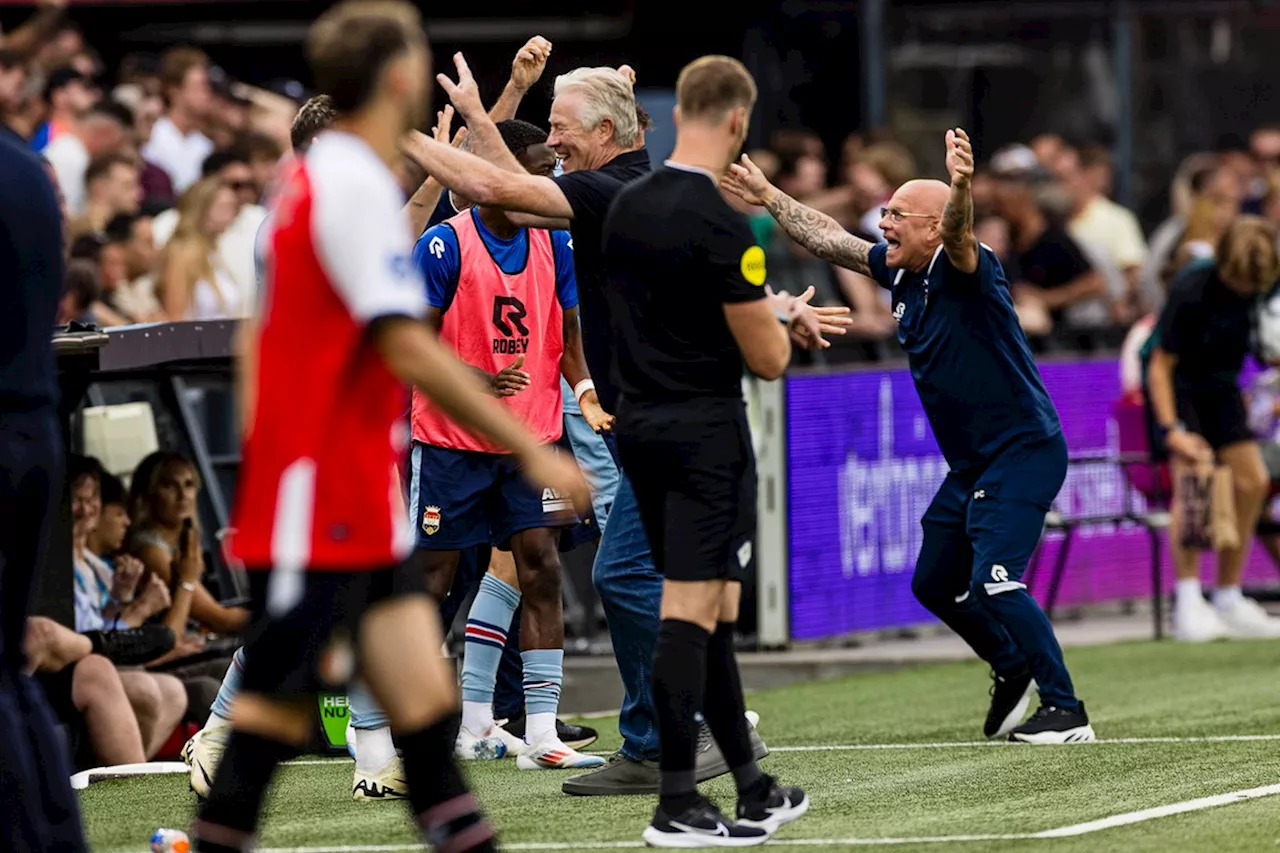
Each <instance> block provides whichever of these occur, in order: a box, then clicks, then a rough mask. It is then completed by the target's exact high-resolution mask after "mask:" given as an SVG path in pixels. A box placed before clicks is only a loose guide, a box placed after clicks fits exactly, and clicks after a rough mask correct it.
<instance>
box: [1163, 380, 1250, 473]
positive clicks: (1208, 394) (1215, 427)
mask: <svg viewBox="0 0 1280 853" xmlns="http://www.w3.org/2000/svg"><path fill="white" fill-rule="evenodd" d="M1174 395H1175V397H1176V398H1177V405H1178V420H1180V421H1182V422H1183V423H1184V424H1186V427H1187V431H1188V432H1193V433H1195V434H1196V435H1198V436H1200V437H1202V438H1203V439H1204V440H1205V441H1207V442H1208V443H1209V446H1210V447H1212V448H1213V449H1214V450H1221V449H1222V448H1224V447H1227V446H1229V445H1232V444H1238V443H1240V442H1242V441H1256V440H1257V436H1255V435H1254V434H1253V431H1252V430H1250V429H1249V414H1248V412H1247V411H1246V410H1245V405H1244V397H1243V396H1242V395H1241V393H1240V391H1239V389H1236V388H1226V387H1224V388H1221V389H1218V388H1212V389H1207V390H1189V389H1185V388H1177V389H1176V390H1175V392H1174ZM1147 419H1148V423H1149V424H1151V428H1152V433H1151V449H1152V455H1153V456H1154V457H1155V458H1157V459H1166V458H1168V456H1169V450H1168V448H1167V447H1165V445H1164V437H1163V436H1162V435H1160V431H1159V430H1157V429H1155V417H1154V415H1153V413H1152V410H1151V404H1150V403H1148V404H1147Z"/></svg>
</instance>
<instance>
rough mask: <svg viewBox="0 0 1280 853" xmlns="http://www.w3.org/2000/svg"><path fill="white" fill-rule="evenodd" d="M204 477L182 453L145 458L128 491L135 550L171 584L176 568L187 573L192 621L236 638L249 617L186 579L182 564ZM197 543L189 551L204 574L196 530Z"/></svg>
mask: <svg viewBox="0 0 1280 853" xmlns="http://www.w3.org/2000/svg"><path fill="white" fill-rule="evenodd" d="M199 492H200V475H199V474H198V473H197V472H196V469H195V466H194V465H193V464H192V463H191V460H189V459H187V458H186V457H185V456H183V455H182V454H180V453H169V452H164V451H160V452H157V453H152V454H151V455H150V456H148V457H147V458H145V459H143V460H142V462H141V463H140V464H139V465H138V469H137V471H135V472H134V475H133V482H132V483H131V484H130V490H129V509H130V517H131V518H132V519H133V527H132V530H131V534H130V551H131V553H133V554H134V556H136V557H138V559H140V560H142V562H143V565H145V566H146V567H147V571H149V572H152V573H154V574H158V575H159V576H160V577H162V578H164V579H165V580H166V581H168V582H170V583H172V581H173V574H174V571H175V569H178V570H181V571H183V573H184V577H183V586H182V588H184V589H185V587H186V586H187V584H188V583H189V584H190V585H191V587H192V589H191V590H190V592H191V593H192V597H193V600H192V603H191V618H192V619H193V620H195V621H196V622H198V623H199V624H201V625H203V626H205V627H207V628H209V629H210V630H212V631H216V632H218V633H220V634H234V633H237V632H239V631H241V630H243V629H244V628H245V626H246V625H247V624H248V621H249V612H248V611H247V610H245V609H243V608H240V607H224V606H222V605H221V604H219V603H218V601H217V599H215V598H214V597H213V595H211V594H210V593H209V591H208V590H207V589H206V588H205V587H204V585H203V584H202V583H200V581H199V580H191V581H188V580H187V576H186V566H185V565H184V564H183V562H182V561H179V560H178V556H179V553H180V551H181V550H182V549H180V547H179V540H180V539H181V536H182V528H183V522H185V521H188V520H190V521H192V522H193V523H194V521H195V518H196V500H197V497H198V495H199ZM192 540H193V543H192V544H191V545H190V546H189V547H187V548H186V553H187V555H188V560H190V562H191V564H193V565H194V566H195V567H196V568H197V569H198V570H199V571H193V572H192V574H193V575H194V576H195V577H196V578H199V577H200V576H202V575H203V574H204V571H203V569H204V565H203V561H204V556H203V551H202V549H201V547H200V544H199V543H200V538H199V531H198V530H197V529H196V528H195V527H194V524H193V527H192Z"/></svg>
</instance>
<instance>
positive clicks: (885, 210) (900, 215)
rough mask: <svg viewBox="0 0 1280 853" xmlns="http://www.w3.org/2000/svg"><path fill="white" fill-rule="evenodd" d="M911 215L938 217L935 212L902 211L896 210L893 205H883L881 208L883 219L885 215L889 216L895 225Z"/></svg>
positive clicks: (925, 217)
mask: <svg viewBox="0 0 1280 853" xmlns="http://www.w3.org/2000/svg"><path fill="white" fill-rule="evenodd" d="M911 216H915V217H918V218H920V219H935V218H936V217H935V216H934V214H932V213H904V212H903V211H901V210H895V209H894V208H892V207H882V208H880V218H881V219H884V218H885V217H888V218H889V221H890V222H892V223H894V224H895V225H896V224H897V223H899V222H901V221H902V220H904V219H906V218H908V217H911Z"/></svg>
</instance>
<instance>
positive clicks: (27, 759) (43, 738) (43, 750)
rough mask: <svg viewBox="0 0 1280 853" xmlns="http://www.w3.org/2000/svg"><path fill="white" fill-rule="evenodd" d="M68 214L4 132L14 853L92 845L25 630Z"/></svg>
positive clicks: (50, 477)
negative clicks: (28, 657) (28, 672)
mask: <svg viewBox="0 0 1280 853" xmlns="http://www.w3.org/2000/svg"><path fill="white" fill-rule="evenodd" d="M62 274H63V256H62V216H61V212H60V210H59V207H58V202H57V197H56V196H55V195H54V191H53V186H52V184H51V183H50V180H49V176H48V174H47V173H46V171H45V167H44V165H43V164H42V163H41V162H40V161H39V160H38V159H36V158H35V157H34V156H33V155H32V154H31V153H30V152H28V151H26V150H24V149H22V148H20V147H19V146H18V145H17V144H15V143H14V142H12V141H11V140H10V139H9V138H8V137H7V136H0V288H2V289H0V293H2V294H3V296H2V297H0V299H2V300H3V301H2V302H0V519H3V523H0V824H3V825H4V826H5V836H6V841H7V845H6V847H5V849H6V850H7V851H10V853H81V851H85V850H86V849H87V848H86V846H85V842H84V836H83V832H82V830H81V828H80V812H79V809H78V808H77V805H76V799H75V795H74V794H72V792H71V785H70V778H69V777H70V766H69V764H68V762H67V756H66V751H65V749H64V746H63V744H62V742H61V740H60V738H59V737H58V735H57V733H56V731H55V726H56V725H57V723H56V721H55V719H54V716H53V712H52V711H50V710H49V707H48V705H47V704H46V703H45V700H44V695H43V693H42V692H41V691H40V688H39V687H37V686H36V684H35V682H34V681H32V680H31V679H30V678H28V677H27V676H25V675H23V674H22V668H23V665H24V659H23V653H22V637H23V633H24V630H25V627H26V622H27V614H28V612H29V610H30V606H31V599H32V594H33V589H34V586H35V581H36V573H37V572H38V571H40V568H41V567H42V566H43V565H44V556H45V552H46V550H47V549H48V544H49V535H50V528H51V524H52V520H53V517H54V513H55V512H56V511H57V505H58V499H59V496H60V495H61V492H62V488H63V483H62V480H63V452H62V434H61V428H60V426H59V424H58V416H57V400H58V387H57V376H56V369H55V364H54V358H53V348H52V346H51V343H50V339H51V338H52V333H53V324H54V321H55V320H56V319H57V310H58V301H59V299H60V297H61V294H62Z"/></svg>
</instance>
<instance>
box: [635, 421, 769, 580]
mask: <svg viewBox="0 0 1280 853" xmlns="http://www.w3.org/2000/svg"><path fill="white" fill-rule="evenodd" d="M615 431H616V435H617V444H618V454H619V456H621V458H622V467H623V470H624V471H625V472H626V474H627V477H628V478H629V479H630V480H631V485H632V488H633V489H634V490H635V495H636V502H637V503H638V504H639V506H640V517H641V520H642V521H643V522H644V528H645V532H646V533H647V534H648V536H649V546H650V549H651V550H652V551H653V559H654V563H655V564H656V566H657V568H658V571H660V572H661V573H662V576H663V577H664V578H667V579H669V580H675V581H705V580H720V579H725V580H737V581H740V580H742V578H743V576H744V575H745V573H746V570H747V568H748V566H750V565H751V559H752V549H753V547H754V540H755V535H756V458H755V451H754V450H753V448H752V446H751V431H750V428H749V427H748V426H747V415H746V407H745V406H744V404H743V403H742V402H741V401H740V400H699V401H697V402H691V403H682V404H671V403H663V404H645V403H628V402H626V401H625V400H624V401H622V402H621V403H620V404H619V406H618V423H617V426H616V427H615Z"/></svg>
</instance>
